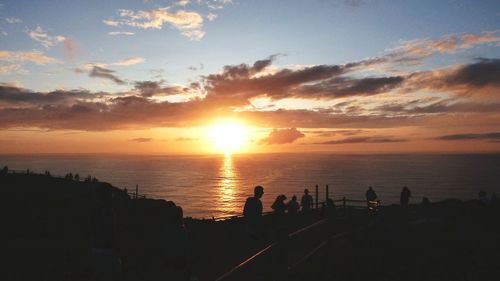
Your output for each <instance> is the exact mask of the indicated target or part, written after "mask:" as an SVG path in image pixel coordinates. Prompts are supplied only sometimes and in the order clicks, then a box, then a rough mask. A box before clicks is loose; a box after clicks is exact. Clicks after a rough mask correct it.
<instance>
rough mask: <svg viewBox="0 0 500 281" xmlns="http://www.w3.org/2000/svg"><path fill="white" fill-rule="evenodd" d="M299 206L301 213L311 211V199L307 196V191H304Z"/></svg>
mask: <svg viewBox="0 0 500 281" xmlns="http://www.w3.org/2000/svg"><path fill="white" fill-rule="evenodd" d="M300 205H301V206H302V212H308V211H310V210H311V208H312V205H313V198H312V196H311V195H309V189H307V188H306V189H304V195H302V199H300Z"/></svg>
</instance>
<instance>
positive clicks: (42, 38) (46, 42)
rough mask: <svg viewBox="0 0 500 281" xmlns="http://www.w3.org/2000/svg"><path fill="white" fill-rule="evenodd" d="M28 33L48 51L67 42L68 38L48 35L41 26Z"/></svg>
mask: <svg viewBox="0 0 500 281" xmlns="http://www.w3.org/2000/svg"><path fill="white" fill-rule="evenodd" d="M27 33H28V36H29V37H30V38H31V39H33V40H35V41H37V42H38V43H40V44H41V45H42V46H44V47H45V48H47V49H50V48H51V47H54V46H55V45H57V44H59V43H61V42H63V41H64V40H66V37H64V36H62V35H56V36H50V35H48V34H47V32H46V31H45V30H44V29H43V28H41V27H40V26H37V28H35V29H34V30H29V31H28V32H27Z"/></svg>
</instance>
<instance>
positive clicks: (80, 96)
mask: <svg viewBox="0 0 500 281" xmlns="http://www.w3.org/2000/svg"><path fill="white" fill-rule="evenodd" d="M96 97H98V96H97V95H94V94H91V93H90V92H88V91H85V90H72V91H65V90H56V91H51V92H48V93H40V92H32V91H27V90H24V89H21V88H19V87H15V86H11V85H0V103H4V104H9V105H10V106H13V107H18V106H26V105H31V106H34V107H40V106H45V105H60V104H66V105H73V104H76V103H79V102H80V101H84V100H88V99H93V98H96Z"/></svg>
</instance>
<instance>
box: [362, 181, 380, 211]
mask: <svg viewBox="0 0 500 281" xmlns="http://www.w3.org/2000/svg"><path fill="white" fill-rule="evenodd" d="M365 196H366V205H367V207H368V212H369V213H372V212H374V211H376V208H377V205H378V202H376V200H377V193H375V190H373V188H372V187H371V186H370V187H368V190H367V191H366V194H365Z"/></svg>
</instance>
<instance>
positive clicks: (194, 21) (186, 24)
mask: <svg viewBox="0 0 500 281" xmlns="http://www.w3.org/2000/svg"><path fill="white" fill-rule="evenodd" d="M118 15H119V16H120V19H118V20H114V19H108V20H104V21H103V22H104V23H105V24H107V25H109V26H115V27H118V26H132V27H136V28H141V29H161V28H162V27H163V25H165V24H169V25H170V26H172V27H174V28H176V29H177V30H179V31H180V32H181V34H182V35H184V36H186V37H188V38H190V39H192V40H200V39H201V38H203V36H204V35H205V33H204V32H203V31H202V30H201V28H202V27H203V17H202V16H201V14H199V13H197V12H195V11H184V10H179V11H175V12H173V11H171V10H170V7H164V8H157V9H153V10H149V11H142V10H139V11H132V10H126V9H121V10H119V11H118Z"/></svg>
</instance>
